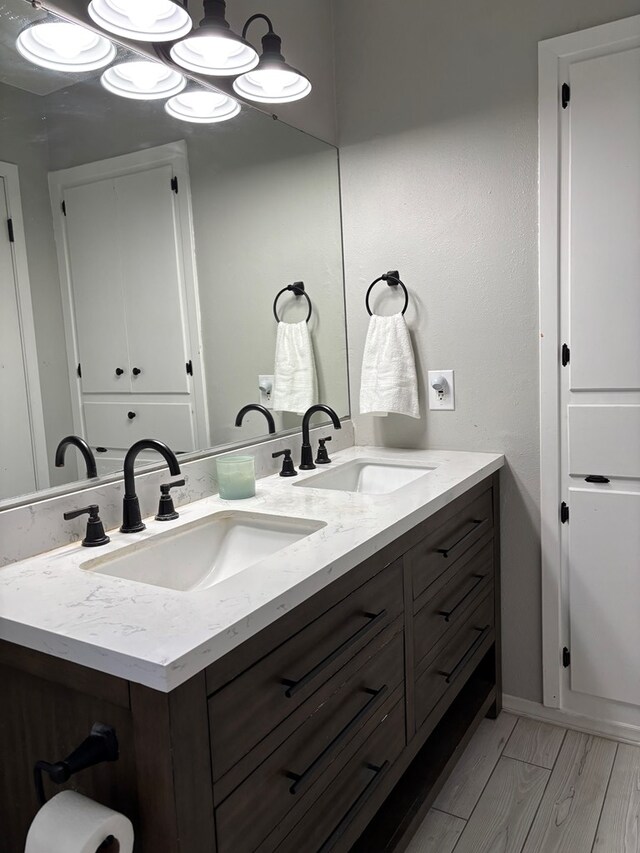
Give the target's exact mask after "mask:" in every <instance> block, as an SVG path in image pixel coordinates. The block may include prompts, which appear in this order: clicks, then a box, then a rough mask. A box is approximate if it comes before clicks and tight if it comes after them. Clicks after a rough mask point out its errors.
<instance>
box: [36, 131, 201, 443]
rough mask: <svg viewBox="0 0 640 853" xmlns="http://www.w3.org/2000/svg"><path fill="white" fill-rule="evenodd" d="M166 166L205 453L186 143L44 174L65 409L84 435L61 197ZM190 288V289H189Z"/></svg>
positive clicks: (198, 435) (198, 426) (198, 430)
mask: <svg viewBox="0 0 640 853" xmlns="http://www.w3.org/2000/svg"><path fill="white" fill-rule="evenodd" d="M164 165H170V166H172V168H173V174H174V175H175V177H176V178H177V179H178V187H179V192H178V194H177V196H176V203H177V206H178V213H179V222H180V250H181V260H182V264H183V268H184V280H185V284H186V286H185V300H186V313H187V318H186V319H187V323H188V328H189V340H190V343H191V350H192V352H191V354H190V355H191V360H192V362H193V365H194V370H193V377H192V386H191V387H192V393H193V404H194V410H195V415H196V418H195V421H196V429H195V438H196V447H197V449H202V448H205V447H208V446H209V444H210V441H209V435H210V433H209V413H208V405H207V395H206V382H205V375H204V358H203V351H202V332H201V322H200V300H199V295H198V294H199V291H198V272H197V266H196V251H195V237H194V227H193V209H192V204H191V182H190V179H189V162H188V158H187V143H186V142H185V141H184V140H178V141H177V142H169V143H167V144H166V145H157V146H155V147H154V148H145V149H143V150H142V151H135V152H133V153H131V154H122V155H120V156H117V157H110V158H108V159H106V160H99V161H96V162H94V163H87V164H85V165H81V166H72V167H70V168H68V169H60V170H58V171H55V172H50V173H49V193H50V197H51V211H52V215H53V232H54V237H55V241H56V246H57V248H58V268H59V272H60V281H61V283H62V307H63V314H64V326H65V333H66V336H67V363H68V370H69V380H70V384H71V406H72V409H73V422H74V425H75V427H74V428H75V429H76V432H78V434H79V435H84V434H85V425H84V417H83V413H82V402H81V399H82V395H81V392H80V383H79V379H78V377H77V370H76V369H77V364H78V360H79V356H78V342H77V337H76V331H75V318H74V316H73V308H72V306H73V290H72V285H71V267H70V263H69V253H68V249H67V239H66V230H65V227H64V220H63V215H62V202H63V200H64V191H65V189H67V188H69V187H74V186H80V185H84V184H87V183H90V182H91V181H99V180H106V179H108V178H117V177H121V176H123V175H127V174H132V173H135V172H139V171H141V170H142V169H145V168H150V167H154V166H164ZM191 283H193V286H191Z"/></svg>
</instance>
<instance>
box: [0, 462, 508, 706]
mask: <svg viewBox="0 0 640 853" xmlns="http://www.w3.org/2000/svg"><path fill="white" fill-rule="evenodd" d="M358 457H366V458H367V459H381V460H382V459H389V458H391V459H398V460H408V461H413V462H416V463H418V464H423V465H433V466H435V468H434V470H433V471H431V472H430V473H429V475H428V476H425V477H422V478H420V479H419V480H416V481H414V482H413V483H411V484H409V485H407V486H405V487H403V488H402V489H399V490H397V491H396V492H394V493H393V494H391V495H389V494H387V495H375V496H374V495H370V496H369V495H362V494H357V493H348V492H339V491H328V490H321V489H314V488H302V489H300V488H294V487H293V484H294V483H296V482H300V481H302V480H303V478H310V477H313V476H315V475H316V474H318V473H320V472H321V471H324V470H328V469H327V468H319V469H317V470H316V471H309V472H300V475H299V476H298V477H296V478H295V480H294V479H285V478H281V477H278V476H277V475H275V476H270V477H265V478H264V479H261V480H258V482H257V490H256V496H255V497H254V498H250V499H248V500H244V501H224V500H221V499H220V498H219V497H217V496H213V497H208V498H204V499H203V500H199V501H196V502H194V503H191V504H188V505H187V506H183V507H180V518H179V519H177V520H176V521H172V522H164V523H161V522H156V521H154V519H153V517H152V518H150V519H145V521H146V523H147V529H146V530H144V531H143V532H141V533H136V534H129V535H123V534H121V533H119V532H118V531H117V530H115V531H109V535H110V536H111V542H110V543H109V544H108V545H106V546H103V547H101V548H96V549H89V548H83V547H81V546H80V545H79V544H78V543H74V544H72V545H66V546H64V547H62V548H58V549H57V550H55V551H50V552H48V553H45V554H40V555H38V556H36V557H31V558H29V559H27V560H22V561H21V562H17V563H13V564H11V565H9V566H5V567H4V568H0V638H1V639H4V640H8V641H10V642H13V643H17V644H19V645H22V646H26V647H27V648H30V649H35V650H37V651H41V652H46V653H47V654H51V655H54V656H55V657H58V658H63V659H65V660H69V661H73V662H75V663H78V664H82V665H84V666H88V667H91V668H93V669H97V670H100V671H101V672H105V673H109V674H112V675H116V676H120V677H122V678H126V679H129V680H131V681H134V682H137V683H140V684H144V685H146V686H148V687H151V688H154V689H156V690H160V691H163V692H168V691H170V690H173V689H174V688H175V687H178V686H179V685H180V684H182V683H183V682H184V681H186V680H187V679H189V678H191V677H192V676H193V675H195V674H196V673H198V672H200V671H201V670H202V669H203V668H204V667H206V666H208V665H209V664H211V663H213V661H215V660H217V659H219V658H220V657H222V656H223V655H224V654H226V653H227V652H228V651H230V650H231V649H232V648H234V647H235V646H238V645H239V644H240V643H241V642H242V641H243V640H245V639H247V638H248V637H250V636H252V635H253V634H255V633H257V632H258V631H260V630H261V629H262V628H264V627H266V626H267V625H269V624H270V623H272V622H274V621H275V620H276V619H277V618H278V617H280V616H282V615H283V613H286V612H287V611H289V610H291V609H292V608H294V607H296V606H297V605H299V604H300V603H301V602H303V601H304V600H305V599H307V598H309V597H310V596H311V595H313V594H314V593H316V592H318V591H319V590H321V589H322V588H323V587H325V586H326V585H327V584H329V583H330V582H331V581H333V580H335V578H337V577H340V576H341V575H343V574H345V572H348V571H349V570H350V569H352V568H354V567H355V566H357V565H358V564H359V563H361V562H362V561H363V560H366V559H367V558H368V557H370V556H371V555H373V554H374V553H376V552H377V551H378V550H379V549H381V548H383V547H384V546H386V545H388V544H389V543H390V542H392V541H393V540H394V539H396V538H398V537H399V536H402V535H403V534H404V533H406V532H407V531H409V530H410V529H411V528H412V527H414V526H415V525H416V524H419V523H420V522H421V521H424V520H425V519H426V518H428V517H429V516H430V515H433V513H435V512H437V511H438V510H439V509H441V508H442V507H443V506H445V505H446V504H447V503H449V502H450V501H452V500H454V499H455V498H456V497H458V496H459V495H461V494H462V493H463V492H465V491H466V490H467V489H469V488H471V487H472V486H474V485H475V484H476V483H479V482H480V481H481V480H482V479H484V478H485V477H487V476H489V475H490V474H492V473H493V472H494V471H497V470H498V469H499V468H500V467H502V465H503V463H504V458H503V456H501V455H499V454H493V453H467V452H463V451H450V452H449V451H435V450H396V449H388V448H373V447H353V448H349V449H347V450H343V451H341V452H339V453H336V454H335V455H334V456H333V457H332V458H333V464H332V465H331V469H335V468H337V467H338V466H339V465H340V464H341V463H343V462H346V461H349V460H351V459H354V458H358ZM229 509H234V510H245V511H250V512H252V513H268V514H270V515H276V516H284V517H286V518H288V517H293V518H300V519H312V520H315V521H320V522H323V523H324V524H325V526H324V527H323V528H322V529H320V530H318V531H316V532H315V533H312V534H311V535H310V536H308V537H307V538H305V539H301V540H299V541H298V542H296V543H294V544H293V545H289V546H288V547H287V548H285V549H283V550H281V551H278V552H277V553H276V554H274V555H272V556H271V557H268V558H266V559H263V560H261V561H260V562H258V563H255V564H254V565H253V566H250V567H249V568H247V569H245V570H244V571H242V572H239V573H238V574H236V575H235V576H233V577H230V578H228V579H227V580H224V581H221V582H220V583H217V584H214V585H213V586H211V587H209V588H207V589H202V590H192V591H188V592H180V591H176V590H171V589H166V588H163V587H159V586H151V585H149V584H143V583H138V582H134V581H130V580H124V579H120V578H116V577H110V576H107V575H102V574H98V573H97V572H91V571H87V570H85V569H82V568H80V565H81V564H82V563H84V562H86V561H87V560H89V559H91V558H93V557H97V556H103V555H104V554H108V553H110V552H115V551H117V550H118V549H120V548H122V547H123V546H126V545H131V544H132V543H134V542H141V541H143V540H146V539H148V538H149V537H152V536H154V535H155V534H157V533H159V532H162V533H165V532H166V531H167V530H168V529H170V528H171V527H173V528H179V527H180V526H182V525H184V524H186V523H188V522H191V521H194V520H196V519H200V518H203V517H205V516H208V515H210V514H212V513H215V512H220V511H225V510H229ZM60 523H61V524H62V520H61V522H60Z"/></svg>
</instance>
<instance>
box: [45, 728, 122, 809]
mask: <svg viewBox="0 0 640 853" xmlns="http://www.w3.org/2000/svg"><path fill="white" fill-rule="evenodd" d="M118 754H119V753H118V738H117V737H116V730H115V729H114V728H113V727H112V726H108V725H105V724H104V723H94V724H93V725H92V726H91V733H90V734H89V736H88V737H86V738H85V739H84V740H83V741H82V743H81V744H80V745H79V746H77V747H76V748H75V749H74V750H73V752H72V753H70V754H69V755H68V756H67V757H66V758H63V759H62V761H56V762H55V763H53V764H51V763H50V762H48V761H36V763H35V765H34V768H33V781H34V783H35V786H36V796H37V797H38V802H39V804H40V805H41V806H43V805H44V804H45V803H46V801H47V800H46V797H45V795H44V783H43V779H42V774H43V773H47V774H48V775H49V778H50V779H51V781H52V782H55V783H56V785H62V784H63V783H64V782H67V781H68V780H69V779H70V778H71V777H72V776H73V775H74V773H78V772H79V771H80V770H86V769H87V768H88V767H94V766H95V765H96V764H102V762H103V761H117V760H118Z"/></svg>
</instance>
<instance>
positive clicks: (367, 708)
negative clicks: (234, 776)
mask: <svg viewBox="0 0 640 853" xmlns="http://www.w3.org/2000/svg"><path fill="white" fill-rule="evenodd" d="M396 624H397V627H398V628H400V629H401V627H402V626H401V623H400V622H398V623H396ZM370 646H375V649H372V650H371V651H370V652H369V657H368V660H366V661H364V662H363V664H362V666H361V668H360V669H359V670H358V671H356V672H355V673H352V675H351V678H349V679H348V680H347V681H346V682H345V683H342V684H339V682H340V673H338V674H337V675H336V676H335V677H334V679H333V681H335V682H336V684H337V686H336V691H335V692H334V693H333V694H332V695H331V696H330V697H329V698H328V699H327V700H326V701H324V702H323V703H322V704H321V705H320V706H319V707H318V708H316V710H315V712H314V713H312V714H311V716H309V717H307V719H306V720H305V721H304V722H303V723H302V724H301V725H300V726H299V727H298V729H297V730H296V731H295V732H294V733H293V734H291V735H290V736H289V737H288V738H287V739H286V740H285V741H284V742H283V743H282V744H281V745H280V746H279V747H278V748H277V749H276V750H275V752H273V753H272V754H271V755H270V756H269V757H268V758H267V759H266V760H265V761H264V762H263V763H262V764H261V765H260V766H259V767H258V768H257V770H255V771H254V772H253V773H252V774H251V776H249V778H248V779H246V780H245V781H244V782H243V783H242V784H241V785H240V786H239V787H238V788H236V790H235V791H234V792H233V793H232V794H231V795H230V796H229V797H227V799H226V800H225V801H224V802H223V803H222V804H221V805H220V806H219V807H218V809H216V826H217V830H218V850H219V853H250V851H253V850H255V848H256V847H257V846H258V844H259V843H260V842H261V841H263V840H264V839H265V838H266V836H267V835H268V834H269V833H270V832H271V831H272V829H273V827H274V825H275V824H278V823H280V821H281V820H282V818H283V817H284V816H285V815H286V814H287V813H288V812H290V811H298V810H300V811H301V813H302V812H304V811H305V810H306V808H308V807H309V802H310V801H312V800H313V799H315V798H316V797H317V796H318V793H317V791H318V789H322V788H324V787H326V786H327V785H329V784H333V783H332V778H333V776H334V775H335V773H336V772H337V771H336V770H334V769H333V766H332V764H333V762H334V761H335V759H336V758H338V757H339V756H340V754H341V752H342V750H343V749H344V748H345V746H346V745H347V744H348V743H349V742H350V741H351V740H352V739H353V738H354V737H357V736H358V733H359V732H360V731H361V729H362V728H363V727H364V726H365V725H366V723H367V721H368V720H370V719H371V718H372V717H373V716H374V715H375V714H376V713H377V712H379V710H380V708H381V707H382V705H383V704H384V702H385V700H386V699H388V698H389V696H390V695H391V693H392V692H393V690H394V689H395V688H396V687H397V686H398V685H399V684H400V682H401V681H402V677H403V670H404V656H403V651H404V643H403V635H402V633H401V631H400V632H398V633H396V634H395V635H393V636H391V637H389V638H388V639H387V641H386V642H385V644H384V645H383V646H382V647H380V644H379V643H378V642H377V641H373V642H372V643H370ZM368 648H369V647H367V649H368ZM365 652H366V649H363V651H362V652H361V655H362V656H364V654H365ZM358 657H360V655H359V656H358ZM248 758H249V759H250V758H251V755H249V756H248ZM313 786H316V787H315V792H314V791H313V790H311V789H312V788H313ZM308 795H309V796H308Z"/></svg>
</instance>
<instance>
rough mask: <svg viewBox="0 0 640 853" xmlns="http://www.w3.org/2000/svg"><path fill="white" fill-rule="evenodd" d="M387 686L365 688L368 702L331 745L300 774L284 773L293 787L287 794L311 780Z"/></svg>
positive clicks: (375, 702) (381, 695)
mask: <svg viewBox="0 0 640 853" xmlns="http://www.w3.org/2000/svg"><path fill="white" fill-rule="evenodd" d="M388 689H389V688H388V686H387V685H386V684H383V686H382V687H381V688H380V689H379V690H371V689H369V688H365V691H364V692H365V693H368V694H369V695H370V696H371V699H369V701H368V702H366V703H365V704H364V705H363V706H362V708H360V710H359V711H358V713H357V714H356V715H355V717H354V718H353V719H352V720H350V721H349V722H348V723H347V725H346V726H345V727H344V728H343V729H342V730H341V731H340V732H338V734H337V735H336V736H335V737H334V739H333V740H332V741H331V743H329V744H327V746H326V747H325V748H324V749H323V750H322V752H321V753H320V754H319V755H318V756H317V757H316V758H314V759H313V761H312V762H311V764H310V765H309V766H308V767H307V769H306V770H304V771H303V772H302V773H285V776H286V777H287V778H288V779H293V785H292V786H291V787H290V788H289V792H290V793H291V794H297V793H298V791H299V790H300V789H301V788H303V787H304V786H305V785H306V784H307V782H308V781H309V780H310V779H312V778H313V776H314V774H315V772H316V771H317V770H318V768H319V767H321V766H322V764H324V762H325V759H326V758H327V756H329V755H330V753H331V752H333V750H335V748H336V747H337V746H338V745H339V744H340V743H342V741H343V740H344V739H345V738H346V737H348V736H349V734H350V733H351V732H352V731H353V729H354V728H355V727H356V726H357V725H358V723H359V722H360V721H361V720H363V719H364V718H365V717H366V716H367V715H368V714H369V713H370V712H371V710H372V709H373V707H374V706H375V705H377V704H378V702H379V701H380V699H381V698H382V697H383V696H384V695H385V693H386V692H387V691H388Z"/></svg>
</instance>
